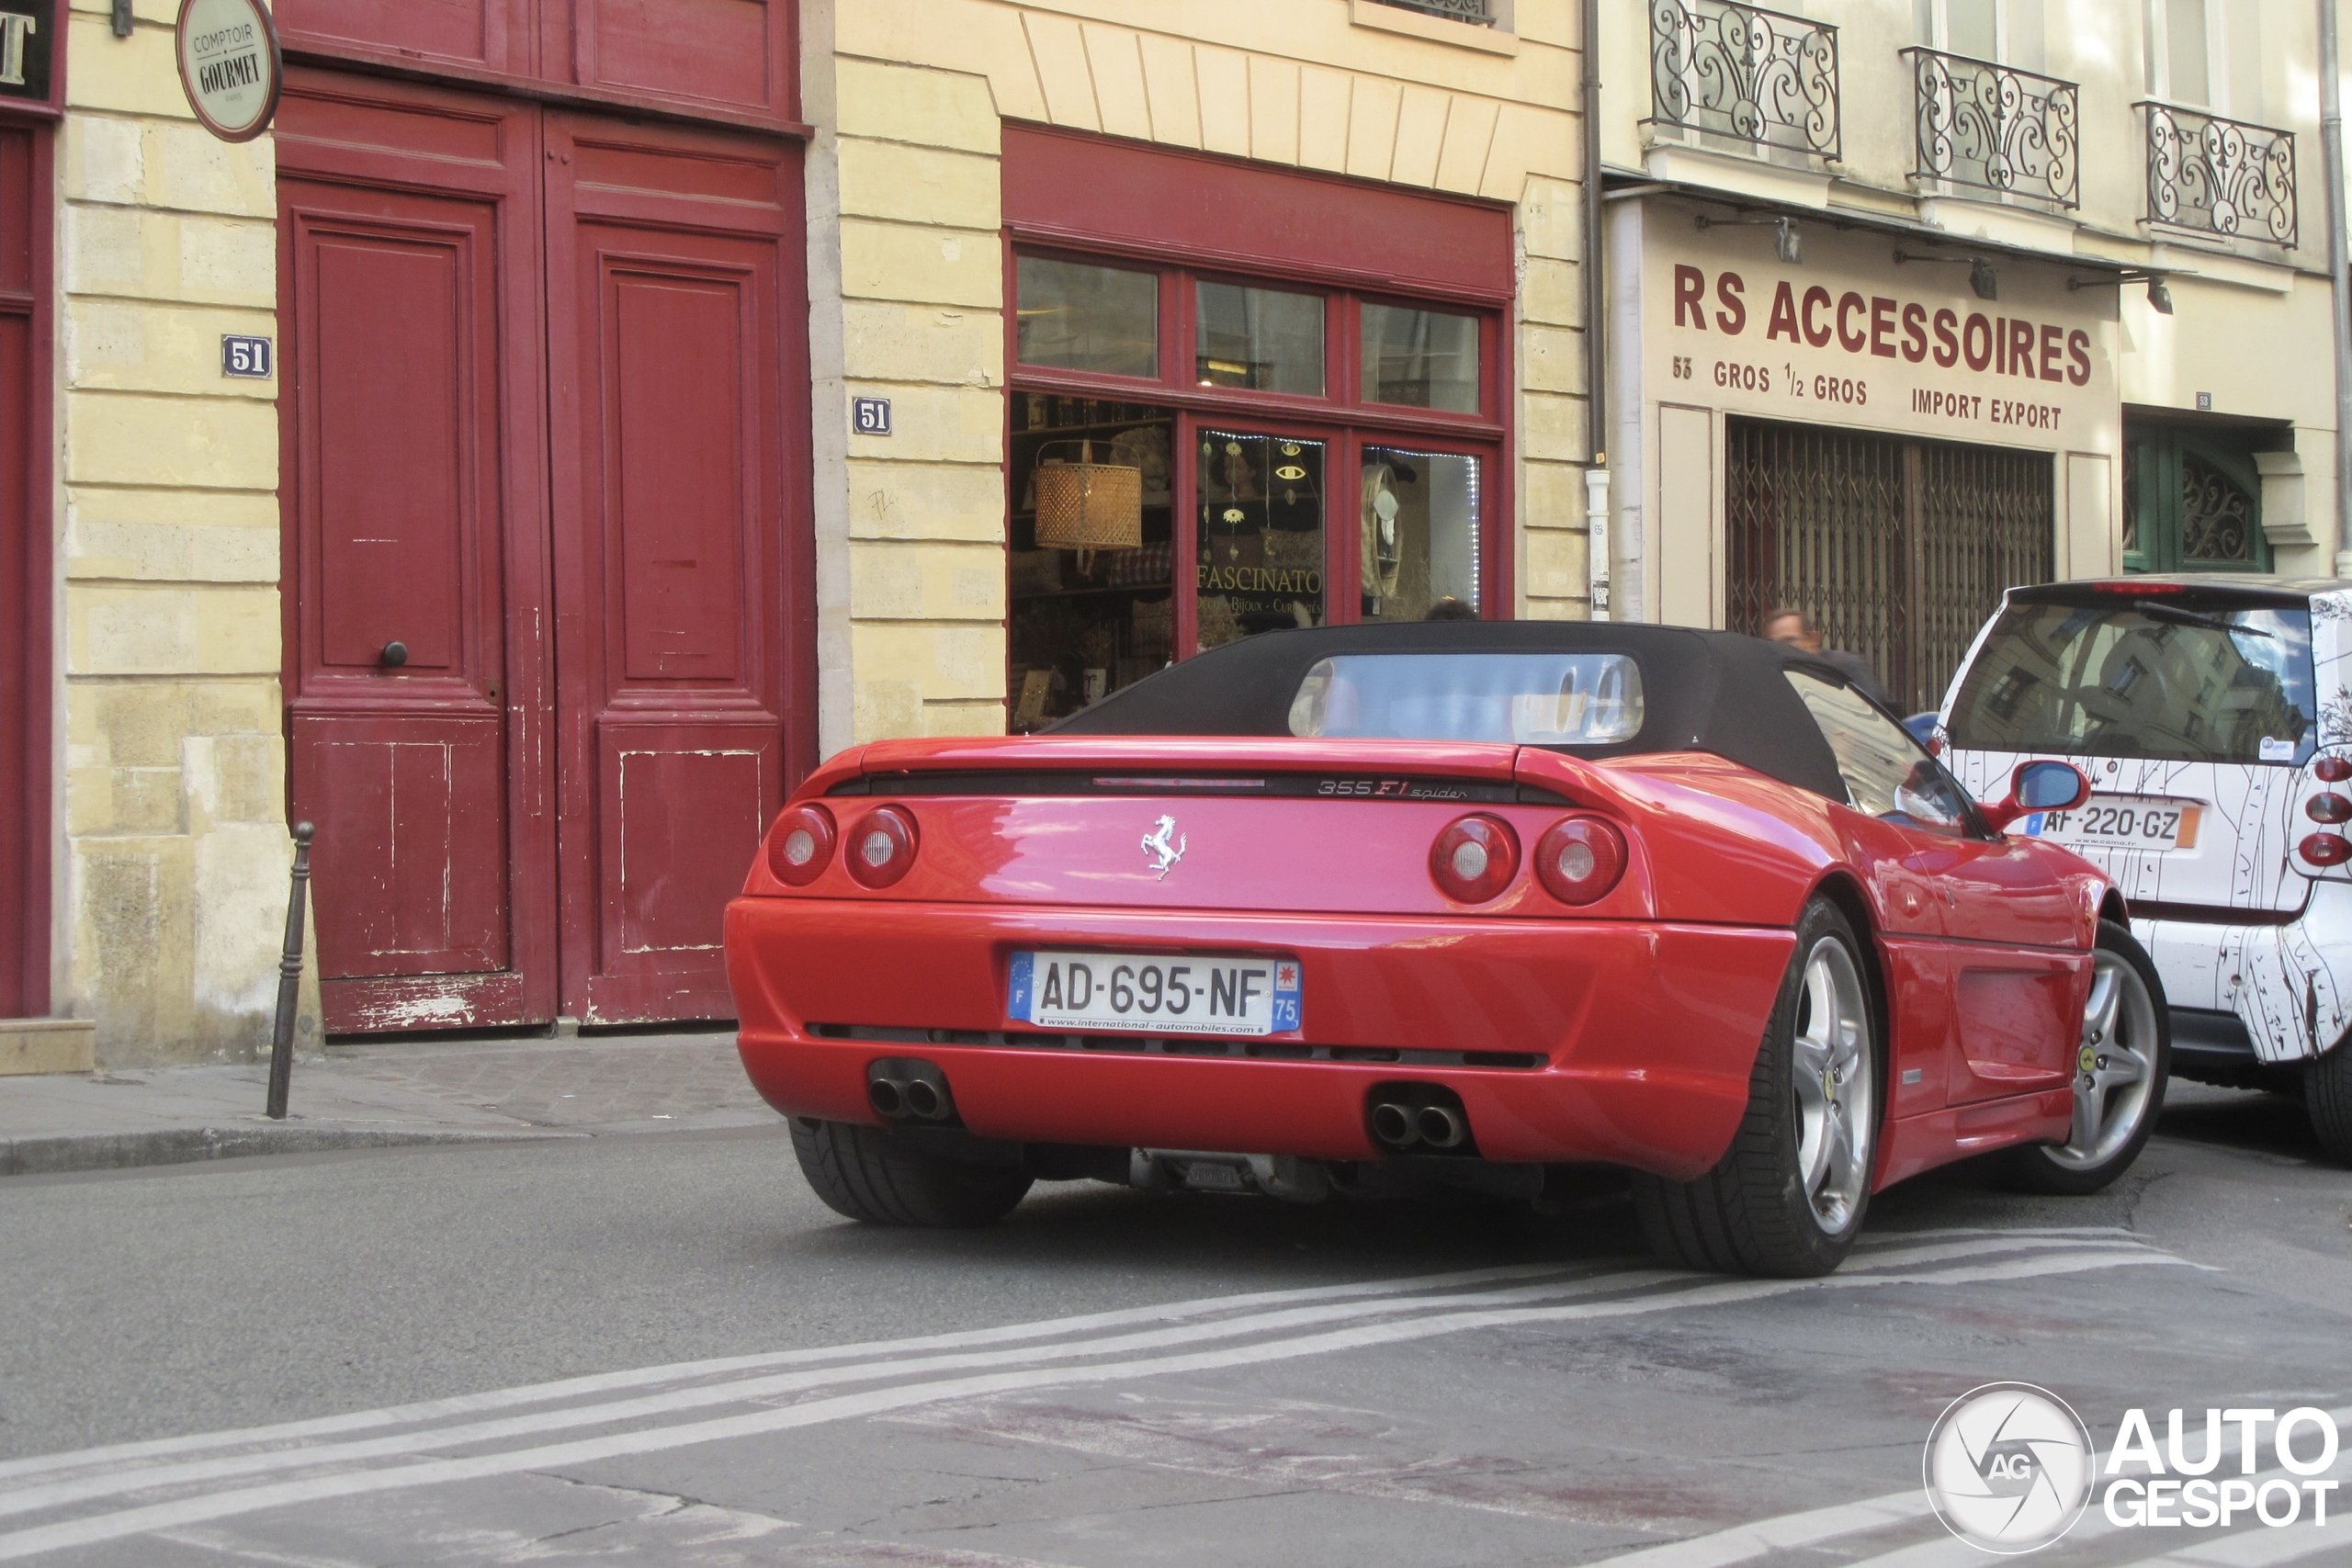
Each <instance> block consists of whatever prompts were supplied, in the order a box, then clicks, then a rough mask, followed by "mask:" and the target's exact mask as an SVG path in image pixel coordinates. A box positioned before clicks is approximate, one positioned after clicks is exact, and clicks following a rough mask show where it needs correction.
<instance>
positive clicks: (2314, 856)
mask: <svg viewBox="0 0 2352 1568" xmlns="http://www.w3.org/2000/svg"><path fill="white" fill-rule="evenodd" d="M2295 852H2296V853H2297V854H2299V855H2301V856H2302V857H2303V859H2304V860H2305V861H2306V862H2308V863H2310V864H2312V865H2342V864H2343V863H2345V862H2346V861H2352V839H2346V837H2345V836H2344V835H2343V834H2341V833H2313V834H2312V836H2311V837H2310V838H2308V839H2305V840H2303V841H2302V842H2301V843H2300V844H2297V845H2296V846H2295Z"/></svg>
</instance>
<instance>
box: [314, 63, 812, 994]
mask: <svg viewBox="0 0 2352 1568" xmlns="http://www.w3.org/2000/svg"><path fill="white" fill-rule="evenodd" d="M278 148H279V152H278V156H279V161H280V171H281V175H280V190H281V192H282V193H283V195H282V204H283V207H284V219H285V221H284V223H283V225H282V227H281V235H282V238H281V246H282V252H283V254H282V268H283V279H282V282H283V293H282V301H281V312H282V314H283V317H284V320H285V323H286V339H287V344H286V359H287V363H288V370H289V386H288V389H287V395H286V396H285V397H284V399H283V400H282V401H281V404H280V407H281V410H282V414H281V417H282V420H283V423H284V431H285V457H284V463H285V468H286V496H287V504H288V508H289V510H290V511H291V513H292V514H293V519H294V522H293V526H292V527H291V528H290V529H289V531H288V540H289V543H288V569H287V575H288V582H289V584H290V585H291V587H292V592H289V594H288V611H287V646H288V673H287V679H288V691H289V698H288V708H289V712H290V725H291V738H292V771H293V804H294V809H295V812H296V814H297V816H298V817H305V818H310V819H311V820H312V821H314V822H316V823H317V824H318V826H319V840H318V850H317V855H316V863H317V881H316V888H317V894H316V896H317V900H318V910H319V913H318V924H319V948H320V959H321V964H322V972H323V976H324V979H325V987H324V991H325V996H324V999H325V1003H326V1011H327V1027H328V1029H329V1030H330V1031H331V1032H368V1031H378V1030H397V1029H428V1028H454V1027H480V1026H485V1025H498V1024H512V1023H528V1022H537V1021H547V1020H549V1019H552V1018H554V1017H556V1016H557V1015H558V1013H559V1012H560V1013H562V1014H564V1015H568V1016H571V1017H574V1018H578V1019H580V1020H582V1021H585V1022H596V1023H614V1022H651V1021H668V1020H676V1019H688V1018H724V1017H727V1016H729V1014H730V1013H731V1010H732V1005H731V1002H730V1000H729V995H728V990H727V985H726V977H725V975H724V972H723V969H722V966H721V963H720V956H719V947H718V943H719V922H720V918H721V912H722V910H723V908H724V907H725V904H726V902H727V899H728V898H729V897H731V896H732V895H733V893H734V892H735V891H736V889H737V888H738V887H739V886H741V882H742V877H743V869H744V867H745V866H746V865H748V864H749V863H750V862H751V858H752V854H753V853H754V852H756V850H757V846H758V842H759V836H760V832H761V829H763V827H764V826H765V824H766V822H767V820H768V818H770V817H771V816H772V815H773V814H774V813H775V810H776V809H777V807H779V806H780V804H781V803H782V799H783V795H784V793H785V791H786V788H787V787H788V785H789V784H790V782H791V780H792V778H793V777H795V776H797V773H799V772H800V771H801V770H804V769H805V768H806V767H807V766H808V764H809V761H810V760H811V758H812V754H813V751H814V750H815V737H814V733H813V724H812V721H811V717H810V716H809V713H808V705H806V704H805V703H794V702H790V701H788V700H787V693H788V692H791V691H792V690H794V689H795V688H794V686H793V685H792V682H791V681H790V680H788V678H787V671H797V672H799V678H800V679H802V680H804V681H805V679H806V672H807V671H810V670H812V669H813V668H814V649H813V641H814V626H813V618H812V616H811V615H809V613H808V612H807V611H806V610H799V611H794V610H792V609H790V608H788V607H789V606H792V605H796V604H800V603H801V601H802V600H803V599H805V598H806V597H807V594H808V592H809V590H808V586H807V585H808V583H809V578H810V575H811V573H812V570H813V562H812V561H811V559H810V557H811V556H812V555H813V548H814V547H813V542H812V538H811V536H810V532H809V525H808V516H809V502H808V500H807V491H806V484H807V472H806V471H807V466H808V459H807V456H806V440H805V437H806V432H807V428H808V406H807V403H806V401H805V398H806V395H807V394H806V387H807V375H808V373H807V368H806V366H807V355H806V349H805V328H806V318H807V293H806V289H805V287H804V285H803V283H802V274H801V267H802V260H801V254H802V248H801V243H800V237H799V236H800V232H801V218H800V194H799V192H800V168H799V149H798V146H797V143H792V142H787V141H781V140H779V139H774V138H762V137H752V136H745V137H737V136H732V135H721V134H716V133H702V132H695V131H688V130H670V129H662V128H645V127H638V126H629V125H625V124H623V123H621V122H618V121H612V120H605V119H603V118H596V117H591V116H562V115H557V114H553V113H550V112H548V111H545V110H542V109H540V108H538V107H534V106H528V105H521V104H515V103H513V102H512V101H502V100H497V99H492V98H487V97H479V96H473V95H469V94H458V93H448V92H442V91H439V90H436V89H432V88H425V87H412V86H406V85H398V84H392V83H386V82H369V81H362V80H358V79H355V78H349V77H335V76H331V75H328V74H326V73H297V74H296V76H295V78H294V80H293V81H292V83H291V84H290V85H289V94H288V105H287V108H286V110H285V111H284V112H283V113H282V114H281V116H280V119H279V133H278ZM393 642H399V643H401V645H402V649H403V651H404V652H405V654H406V659H405V661H404V662H400V663H397V664H395V663H391V662H388V660H386V658H385V649H386V647H387V645H388V644H390V643H393Z"/></svg>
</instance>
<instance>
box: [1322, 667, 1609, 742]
mask: <svg viewBox="0 0 2352 1568" xmlns="http://www.w3.org/2000/svg"><path fill="white" fill-rule="evenodd" d="M1642 712H1643V707H1642V671H1641V668H1640V666H1638V665H1636V664H1635V663H1634V661H1633V660H1630V659H1628V658H1626V657H1625V656H1624V655H1623V654H1622V653H1363V654H1341V655H1340V656H1339V657H1337V658H1333V659H1320V660H1316V662H1315V666H1314V668H1313V669H1311V670H1309V671H1307V672H1306V677H1305V679H1303V680H1302V681H1300V682H1299V686H1298V692H1297V694H1296V695H1295V696H1294V697H1293V698H1292V699H1291V705H1290V732H1291V733H1292V734H1293V735H1302V736H1324V737H1346V738H1350V739H1380V740H1494V741H1509V742H1511V743H1514V744H1517V745H1521V746H1607V745H1612V744H1614V743H1616V742H1618V741H1622V740H1631V739H1633V738H1634V736H1635V735H1638V734H1639V733H1641V728H1642Z"/></svg>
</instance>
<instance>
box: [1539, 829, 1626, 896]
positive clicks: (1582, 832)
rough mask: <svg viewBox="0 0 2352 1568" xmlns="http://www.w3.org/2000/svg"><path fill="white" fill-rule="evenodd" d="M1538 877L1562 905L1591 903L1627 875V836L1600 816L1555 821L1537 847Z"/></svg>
mask: <svg viewBox="0 0 2352 1568" xmlns="http://www.w3.org/2000/svg"><path fill="white" fill-rule="evenodd" d="M1535 874H1536V875H1537V876H1539V877H1541V878H1542V879H1543V882H1544V887H1545V888H1546V889H1547V890H1548V891H1549V892H1550V893H1551V895H1552V897H1555V898H1557V899H1558V900H1559V901H1560V902H1561V903H1563V904H1590V903H1593V902H1595V901H1596V900H1598V899H1600V897H1602V896H1603V895H1605V894H1606V893H1608V891H1609V890H1610V889H1611V888H1612V887H1614V886H1617V879H1618V878H1619V877H1621V876H1623V875H1624V874H1625V835H1624V834H1623V833H1620V832H1619V831H1618V830H1617V829H1616V828H1615V827H1614V826H1613V825H1612V824H1611V823H1607V822H1603V821H1602V820H1601V819H1600V818H1598V817H1571V818H1567V819H1566V820H1565V821H1560V822H1555V823H1553V824H1552V826H1551V828H1550V829H1547V830H1546V831H1545V833H1544V837H1543V839H1542V840H1541V841H1540V842H1538V843H1537V844H1536V846H1535Z"/></svg>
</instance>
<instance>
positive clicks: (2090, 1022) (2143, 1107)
mask: <svg viewBox="0 0 2352 1568" xmlns="http://www.w3.org/2000/svg"><path fill="white" fill-rule="evenodd" d="M2155 1048H2156V1004H2155V998H2153V997H2151V996H2149V995H2148V984H2147V982H2146V981H2145V980H2143V979H2142V978H2141V977H2140V971H2139V970H2138V969H2136V968H2134V967H2132V965H2131V961H2130V960H2129V959H2127V958H2125V957H2124V956H2123V955H2122V954H2121V953H2109V952H2107V951H2106V950H2105V949H2101V950H2100V951H2099V952H2098V953H2096V954H2094V955H2093V957H2092V959H2091V994H2090V998H2089V1000H2087V1001H2086V1002H2085V1003H2084V1004H2083V1038H2082V1042H2081V1043H2080V1044H2079V1045H2078V1046H2077V1047H2076V1049H2075V1131H2074V1135H2073V1136H2072V1137H2070V1138H2068V1139H2067V1140H2066V1142H2065V1143H2064V1145H2061V1146H2059V1147H2056V1148H2053V1149H2052V1150H2051V1151H2050V1157H2051V1158H2052V1160H2054V1161H2056V1162H2057V1163H2058V1164H2060V1165H2063V1166H2065V1167H2066V1168H2069V1169H2082V1168H2087V1167H2090V1166H2096V1165H2101V1164H2104V1163H2105V1162H2107V1161H2108V1160H2109V1159H2112V1158H2113V1157H2115V1153H2116V1151H2117V1150H2119V1149H2120V1148H2121V1147H2123V1145H2126V1144H2128V1143H2130V1142H2131V1138H2132V1134H2135V1133H2137V1132H2138V1131H2139V1130H2140V1122H2141V1119H2142V1118H2143V1117H2145V1116H2146V1115H2147V1114H2148V1097H2149V1095H2150V1094H2151V1093H2153V1092H2154V1089H2155V1087H2156V1073H2155V1065H2154V1062H2153V1061H2152V1060H2150V1056H2151V1054H2152V1053H2153V1052H2154V1050H2155Z"/></svg>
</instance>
